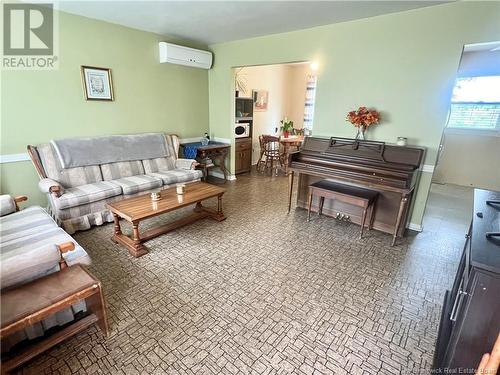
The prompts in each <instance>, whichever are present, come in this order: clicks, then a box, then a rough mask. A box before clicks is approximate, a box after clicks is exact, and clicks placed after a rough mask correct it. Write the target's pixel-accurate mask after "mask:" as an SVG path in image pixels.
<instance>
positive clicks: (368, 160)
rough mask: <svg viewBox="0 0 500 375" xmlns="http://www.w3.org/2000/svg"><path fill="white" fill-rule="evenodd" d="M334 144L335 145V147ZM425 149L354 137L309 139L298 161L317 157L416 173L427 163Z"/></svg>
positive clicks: (299, 154)
mask: <svg viewBox="0 0 500 375" xmlns="http://www.w3.org/2000/svg"><path fill="white" fill-rule="evenodd" d="M331 143H335V144H334V145H333V146H332V145H331ZM424 155H425V148H423V147H415V146H398V145H393V144H388V143H384V142H375V141H359V142H358V141H356V140H355V139H350V138H335V137H332V138H322V137H307V138H306V139H305V141H304V144H303V147H302V148H301V150H300V151H299V152H297V153H296V155H294V157H293V158H292V161H293V160H297V158H307V157H311V158H317V159H318V161H319V160H324V161H329V160H331V161H332V162H348V163H351V164H360V165H366V166H376V167H378V168H384V169H385V168H389V169H396V170H398V169H400V170H405V171H406V170H409V171H413V170H415V169H418V168H419V167H420V166H421V164H422V161H423V157H424Z"/></svg>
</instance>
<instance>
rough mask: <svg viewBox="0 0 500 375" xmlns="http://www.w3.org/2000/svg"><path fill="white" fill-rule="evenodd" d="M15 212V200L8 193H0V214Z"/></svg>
mask: <svg viewBox="0 0 500 375" xmlns="http://www.w3.org/2000/svg"><path fill="white" fill-rule="evenodd" d="M13 212H16V201H15V200H14V198H12V196H10V195H8V194H3V195H0V216H5V215H8V214H11V213H13Z"/></svg>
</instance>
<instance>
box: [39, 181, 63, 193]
mask: <svg viewBox="0 0 500 375" xmlns="http://www.w3.org/2000/svg"><path fill="white" fill-rule="evenodd" d="M38 187H39V188H40V191H41V192H42V193H46V194H48V193H51V194H55V196H56V197H59V196H60V195H61V194H62V192H63V187H62V186H61V184H60V183H59V182H57V181H54V180H52V179H50V178H42V179H41V180H40V181H39V182H38Z"/></svg>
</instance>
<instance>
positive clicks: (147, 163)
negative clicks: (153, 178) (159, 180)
mask: <svg viewBox="0 0 500 375" xmlns="http://www.w3.org/2000/svg"><path fill="white" fill-rule="evenodd" d="M142 164H143V165H144V172H145V173H154V172H158V171H160V170H166V171H168V170H170V169H175V158H173V157H169V158H156V159H148V160H143V161H142Z"/></svg>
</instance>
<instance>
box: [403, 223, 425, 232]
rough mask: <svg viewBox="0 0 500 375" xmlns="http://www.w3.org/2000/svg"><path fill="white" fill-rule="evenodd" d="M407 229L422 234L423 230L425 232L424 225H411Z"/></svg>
mask: <svg viewBox="0 0 500 375" xmlns="http://www.w3.org/2000/svg"><path fill="white" fill-rule="evenodd" d="M407 228H408V229H411V230H414V231H415V232H422V230H423V228H422V225H420V224H415V223H409V224H408V226H407Z"/></svg>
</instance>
